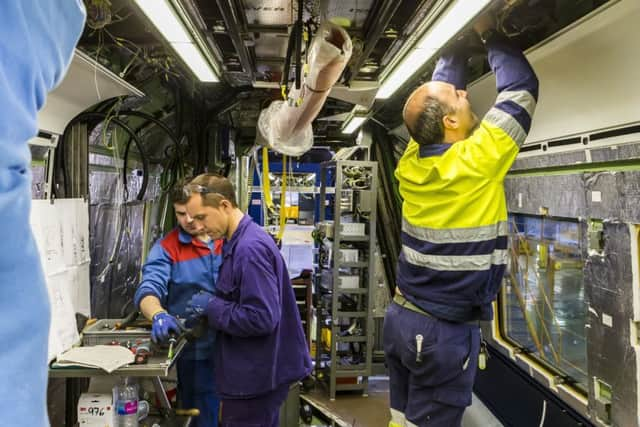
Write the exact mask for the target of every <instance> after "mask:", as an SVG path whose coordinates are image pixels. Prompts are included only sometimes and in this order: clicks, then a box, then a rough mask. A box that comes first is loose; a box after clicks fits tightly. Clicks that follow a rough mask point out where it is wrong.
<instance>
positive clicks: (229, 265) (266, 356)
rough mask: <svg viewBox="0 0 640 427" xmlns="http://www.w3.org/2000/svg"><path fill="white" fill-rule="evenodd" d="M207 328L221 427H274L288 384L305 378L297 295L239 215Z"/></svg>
mask: <svg viewBox="0 0 640 427" xmlns="http://www.w3.org/2000/svg"><path fill="white" fill-rule="evenodd" d="M222 253H223V261H222V267H221V268H220V275H219V277H218V282H217V285H216V294H215V295H216V296H215V297H214V298H213V299H211V300H210V301H209V304H208V305H207V307H206V315H207V318H208V321H209V325H210V326H211V327H212V328H214V329H216V330H218V337H217V342H216V348H215V354H216V358H215V360H216V366H217V367H218V368H219V369H218V370H217V372H216V380H217V382H216V384H217V390H218V393H219V395H220V397H221V398H222V425H223V426H224V427H258V426H260V427H277V426H278V416H279V408H280V406H281V405H282V403H283V402H284V400H285V399H286V396H287V393H288V391H289V386H290V384H292V383H294V382H296V381H299V380H301V379H302V378H304V377H305V376H307V375H308V374H309V373H310V372H311V358H310V356H309V351H308V348H307V342H306V339H305V336H304V332H303V329H302V323H301V321H300V314H299V312H298V308H297V306H296V301H295V295H294V293H293V288H292V286H291V281H290V279H289V273H288V272H287V266H286V264H285V261H284V259H283V258H282V255H281V254H280V250H279V249H278V247H277V246H276V244H275V243H274V241H273V239H272V238H271V237H270V236H269V235H268V234H267V233H266V232H265V231H264V230H263V229H262V228H261V227H259V226H258V225H257V224H256V223H254V222H253V221H252V220H251V217H249V216H247V215H245V216H244V217H243V218H242V220H241V221H240V224H239V225H238V228H237V229H236V231H235V232H234V233H233V235H232V236H231V239H229V240H228V241H225V243H224V246H223V250H222Z"/></svg>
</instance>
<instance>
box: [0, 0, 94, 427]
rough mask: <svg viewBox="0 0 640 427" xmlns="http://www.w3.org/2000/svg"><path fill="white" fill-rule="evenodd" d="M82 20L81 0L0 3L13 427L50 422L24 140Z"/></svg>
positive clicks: (1, 369) (1, 268)
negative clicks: (15, 426) (14, 426)
mask: <svg viewBox="0 0 640 427" xmlns="http://www.w3.org/2000/svg"><path fill="white" fill-rule="evenodd" d="M84 20H85V9H84V5H83V3H82V1H81V0H47V1H44V2H43V1H38V0H21V1H2V2H0V40H2V42H1V43H0V98H1V99H2V102H1V103H0V151H1V153H2V154H1V155H0V233H1V235H2V239H0V253H1V254H2V257H0V313H2V320H3V321H2V323H1V326H0V342H2V343H4V345H3V346H2V349H0V378H2V381H0V394H1V395H2V396H4V398H3V399H2V400H0V414H2V419H3V420H13V421H9V423H14V425H24V426H30V427H44V426H48V425H49V420H48V416H47V401H46V397H47V396H46V393H47V343H48V339H49V326H50V323H51V309H50V306H49V295H48V293H47V287H46V284H45V279H44V274H43V271H42V266H41V263H40V258H39V256H38V250H37V249H36V244H35V241H34V239H33V235H32V233H31V226H30V224H29V215H30V212H31V180H32V176H31V168H30V163H31V152H30V150H29V146H28V144H27V141H28V140H30V139H31V138H33V137H35V136H36V135H37V133H38V122H37V113H38V110H40V109H41V108H42V107H43V106H44V103H45V99H46V96H47V93H48V92H50V91H51V90H52V89H53V88H55V87H56V86H57V85H58V84H59V83H60V82H61V81H62V78H63V77H64V75H65V74H66V71H67V68H68V66H69V63H70V62H71V57H72V55H73V49H74V48H75V46H76V44H77V43H78V39H79V38H80V34H81V33H82V29H83V27H84ZM25 327H26V329H25ZM25 331H26V332H27V334H28V335H25ZM3 422H4V421H3ZM0 423H2V422H0Z"/></svg>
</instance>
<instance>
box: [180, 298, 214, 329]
mask: <svg viewBox="0 0 640 427" xmlns="http://www.w3.org/2000/svg"><path fill="white" fill-rule="evenodd" d="M213 298H215V297H214V296H213V294H211V293H209V292H204V291H200V292H198V293H197V294H193V296H192V297H191V299H190V300H189V302H188V303H187V308H186V310H185V312H186V313H187V314H188V315H189V318H188V320H187V323H193V321H194V320H196V319H197V318H199V317H202V316H206V315H207V306H208V305H209V302H211V300H212V299H213Z"/></svg>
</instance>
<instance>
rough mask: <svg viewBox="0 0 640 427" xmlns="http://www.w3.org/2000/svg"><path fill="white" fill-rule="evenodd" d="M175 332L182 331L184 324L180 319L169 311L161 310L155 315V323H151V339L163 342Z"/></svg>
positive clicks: (177, 333)
mask: <svg viewBox="0 0 640 427" xmlns="http://www.w3.org/2000/svg"><path fill="white" fill-rule="evenodd" d="M171 332H173V333H174V334H176V335H179V334H180V332H182V326H181V325H180V322H178V319H176V318H175V317H173V316H172V315H170V314H169V313H167V312H166V311H161V312H160V313H158V314H156V315H155V316H153V323H152V325H151V339H152V340H153V342H155V343H162V342H164V341H166V340H168V339H169V334H170V333H171Z"/></svg>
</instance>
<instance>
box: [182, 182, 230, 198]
mask: <svg viewBox="0 0 640 427" xmlns="http://www.w3.org/2000/svg"><path fill="white" fill-rule="evenodd" d="M182 193H183V194H184V196H185V197H190V196H191V195H192V194H193V193H199V194H202V195H203V196H204V195H205V194H215V195H218V196H220V197H221V198H222V199H225V197H224V196H223V195H222V194H220V193H218V192H217V191H213V190H211V189H210V188H207V187H205V186H204V185H199V184H187V185H185V186H184V187H182Z"/></svg>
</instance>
